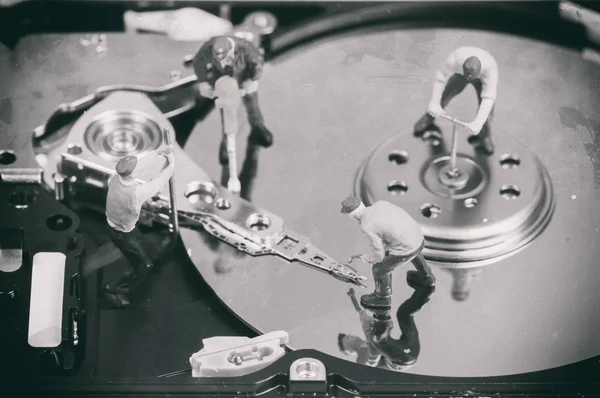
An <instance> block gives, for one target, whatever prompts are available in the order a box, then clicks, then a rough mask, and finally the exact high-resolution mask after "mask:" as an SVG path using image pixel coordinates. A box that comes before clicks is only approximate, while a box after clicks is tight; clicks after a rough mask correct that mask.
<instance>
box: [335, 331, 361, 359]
mask: <svg viewBox="0 0 600 398" xmlns="http://www.w3.org/2000/svg"><path fill="white" fill-rule="evenodd" d="M364 343H365V342H364V340H362V339H361V338H360V337H357V336H352V335H347V334H344V333H339V334H338V348H339V349H340V352H342V353H343V354H344V355H351V354H354V353H355V352H356V350H357V348H358V347H361V346H362V345H364Z"/></svg>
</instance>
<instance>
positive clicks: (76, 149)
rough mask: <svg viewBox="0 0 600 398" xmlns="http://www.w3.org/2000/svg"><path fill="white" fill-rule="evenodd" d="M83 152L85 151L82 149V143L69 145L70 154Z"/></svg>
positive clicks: (68, 151)
mask: <svg viewBox="0 0 600 398" xmlns="http://www.w3.org/2000/svg"><path fill="white" fill-rule="evenodd" d="M81 152H83V149H81V146H80V145H77V144H69V146H68V147H67V153H69V154H70V155H81Z"/></svg>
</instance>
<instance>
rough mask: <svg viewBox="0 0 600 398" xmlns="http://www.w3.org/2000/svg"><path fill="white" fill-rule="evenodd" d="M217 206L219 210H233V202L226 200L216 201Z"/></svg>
mask: <svg viewBox="0 0 600 398" xmlns="http://www.w3.org/2000/svg"><path fill="white" fill-rule="evenodd" d="M215 206H216V207H217V209H219V210H227V209H229V208H231V202H230V201H228V200H227V199H225V198H219V199H217V200H216V201H215Z"/></svg>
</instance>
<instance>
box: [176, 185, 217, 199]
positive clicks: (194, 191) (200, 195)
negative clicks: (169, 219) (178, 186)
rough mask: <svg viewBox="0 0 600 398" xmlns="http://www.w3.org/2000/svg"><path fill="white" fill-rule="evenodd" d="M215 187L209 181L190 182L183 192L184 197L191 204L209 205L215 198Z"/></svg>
mask: <svg viewBox="0 0 600 398" xmlns="http://www.w3.org/2000/svg"><path fill="white" fill-rule="evenodd" d="M217 193H218V192H217V187H216V186H215V184H213V183H212V182H210V181H204V182H198V181H193V182H190V183H189V184H188V186H187V188H186V190H185V193H184V195H185V197H186V198H187V200H189V201H190V203H191V204H196V203H201V202H202V203H203V204H211V203H213V202H214V200H215V198H216V197H217Z"/></svg>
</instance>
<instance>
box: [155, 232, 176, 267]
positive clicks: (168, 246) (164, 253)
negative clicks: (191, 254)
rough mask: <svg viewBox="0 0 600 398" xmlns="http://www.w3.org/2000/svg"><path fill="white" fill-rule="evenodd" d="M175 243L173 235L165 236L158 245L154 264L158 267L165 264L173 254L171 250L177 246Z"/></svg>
mask: <svg viewBox="0 0 600 398" xmlns="http://www.w3.org/2000/svg"><path fill="white" fill-rule="evenodd" d="M175 243H176V239H175V238H174V236H173V234H171V233H169V234H165V235H164V236H163V237H162V238H161V240H160V242H159V243H158V245H157V250H156V252H155V254H154V256H153V260H154V261H153V263H154V264H156V265H158V264H160V263H162V262H164V261H165V260H166V259H167V258H168V257H169V255H170V254H171V250H172V249H173V247H174V246H175Z"/></svg>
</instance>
